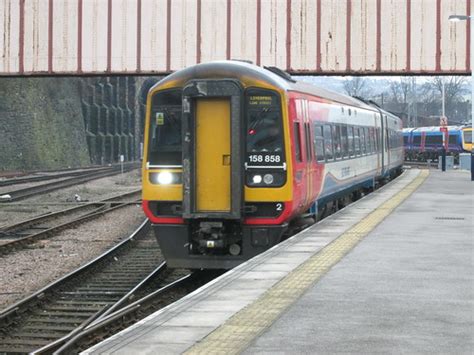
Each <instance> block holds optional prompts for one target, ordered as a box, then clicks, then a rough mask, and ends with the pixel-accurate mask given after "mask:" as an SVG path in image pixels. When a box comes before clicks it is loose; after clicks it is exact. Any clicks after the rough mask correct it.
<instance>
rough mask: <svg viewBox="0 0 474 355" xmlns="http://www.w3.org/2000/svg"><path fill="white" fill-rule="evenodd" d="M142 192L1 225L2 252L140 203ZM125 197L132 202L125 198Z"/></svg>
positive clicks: (0, 249)
mask: <svg viewBox="0 0 474 355" xmlns="http://www.w3.org/2000/svg"><path fill="white" fill-rule="evenodd" d="M140 191H141V190H135V191H132V192H128V193H125V194H121V195H118V196H114V197H111V198H108V199H105V200H102V201H100V202H93V203H87V204H84V205H80V206H76V207H72V208H68V209H65V210H62V211H58V212H53V213H49V214H46V215H42V216H39V217H35V218H32V219H28V220H26V221H22V222H19V223H15V224H13V225H10V226H6V227H3V228H0V255H1V254H6V253H9V252H12V251H14V250H17V249H21V248H24V247H25V246H26V245H29V244H32V243H34V242H36V241H38V240H41V239H45V238H49V237H51V236H52V235H54V233H57V232H59V231H61V230H64V229H66V228H70V227H72V226H77V225H79V224H81V223H84V222H87V221H90V220H92V219H94V218H97V217H100V216H102V215H103V214H104V213H108V212H111V211H114V210H116V209H119V208H122V207H125V206H127V205H129V204H131V203H138V202H139V200H140V196H139V194H140ZM126 199H132V201H125V200H126Z"/></svg>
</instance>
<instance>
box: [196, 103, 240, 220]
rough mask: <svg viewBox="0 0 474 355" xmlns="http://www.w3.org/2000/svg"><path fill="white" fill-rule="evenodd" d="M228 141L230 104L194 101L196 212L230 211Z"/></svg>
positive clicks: (229, 156)
mask: <svg viewBox="0 0 474 355" xmlns="http://www.w3.org/2000/svg"><path fill="white" fill-rule="evenodd" d="M216 132H219V133H218V134H216ZM230 141H231V140H230V100H229V99H225V98H211V99H197V100H196V163H195V164H196V167H195V169H196V202H195V203H196V211H198V212H209V211H219V212H229V211H230V204H231V194H230V185H231V180H230V163H231V154H230Z"/></svg>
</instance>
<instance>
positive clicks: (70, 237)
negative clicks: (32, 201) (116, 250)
mask: <svg viewBox="0 0 474 355" xmlns="http://www.w3.org/2000/svg"><path fill="white" fill-rule="evenodd" d="M135 174H136V173H135ZM130 178H131V179H132V177H130ZM107 179H110V180H109V181H110V182H111V186H117V185H113V184H115V183H116V182H114V181H113V179H112V178H107ZM101 180H104V179H101ZM87 185H89V184H87ZM99 185H100V184H99V183H98V182H97V181H95V182H93V183H92V184H91V185H89V186H87V188H86V189H87V193H88V194H90V195H86V196H91V197H92V196H95V195H92V191H102V192H103V195H101V196H102V198H104V196H108V194H109V193H110V191H109V192H107V191H106V189H102V190H101V189H100V186H99ZM118 186H119V189H120V185H118ZM125 186H126V185H123V186H122V187H123V188H124V189H126V188H125ZM135 187H136V186H135ZM128 188H130V186H128ZM76 191H77V190H76ZM84 191H86V190H84ZM117 193H118V191H117V190H115V191H113V194H112V195H116V194H117ZM57 196H62V197H63V198H64V197H65V196H68V193H65V192H64V190H63V191H59V192H58V195H57ZM143 220H144V215H143V212H142V209H141V207H140V206H139V205H130V206H127V207H123V208H121V209H118V210H116V211H113V212H110V213H108V214H105V215H104V216H103V217H101V218H100V219H97V220H92V221H90V222H87V223H84V224H81V225H80V226H78V227H76V228H73V229H67V230H64V231H62V232H61V233H59V234H57V235H56V236H55V237H53V238H50V239H46V240H42V241H39V242H36V243H34V244H32V245H31V246H30V247H29V248H28V249H23V250H19V251H17V252H15V253H12V254H7V255H5V256H3V257H2V258H0V270H2V272H1V274H0V285H2V287H1V289H0V309H2V308H5V307H8V306H9V305H11V304H13V303H14V302H16V301H18V300H20V299H22V298H24V297H26V296H28V295H29V294H31V293H33V292H35V291H37V290H39V289H40V288H42V287H44V286H45V285H47V284H49V283H50V282H52V281H54V280H56V279H58V278H59V277H61V276H63V275H65V274H67V273H69V272H70V271H73V270H74V269H76V268H77V267H79V266H80V265H83V264H85V263H86V262H88V261H90V260H92V259H93V258H95V257H96V256H98V255H100V254H102V253H103V252H104V251H105V250H107V249H109V248H110V247H111V246H112V245H115V244H117V243H118V242H120V241H121V240H123V239H124V238H126V237H128V236H129V235H130V234H131V233H132V232H133V231H134V230H135V229H136V228H138V226H139V225H140V223H141V222H143Z"/></svg>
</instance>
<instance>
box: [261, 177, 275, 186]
mask: <svg viewBox="0 0 474 355" xmlns="http://www.w3.org/2000/svg"><path fill="white" fill-rule="evenodd" d="M263 182H264V183H265V184H267V185H270V184H272V183H273V175H272V174H265V175H264V177H263Z"/></svg>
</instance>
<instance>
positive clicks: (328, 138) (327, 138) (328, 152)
mask: <svg viewBox="0 0 474 355" xmlns="http://www.w3.org/2000/svg"><path fill="white" fill-rule="evenodd" d="M323 135H324V155H325V156H326V161H329V160H333V159H334V153H333V150H334V149H333V143H332V132H331V126H330V125H327V124H325V125H324V126H323Z"/></svg>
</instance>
